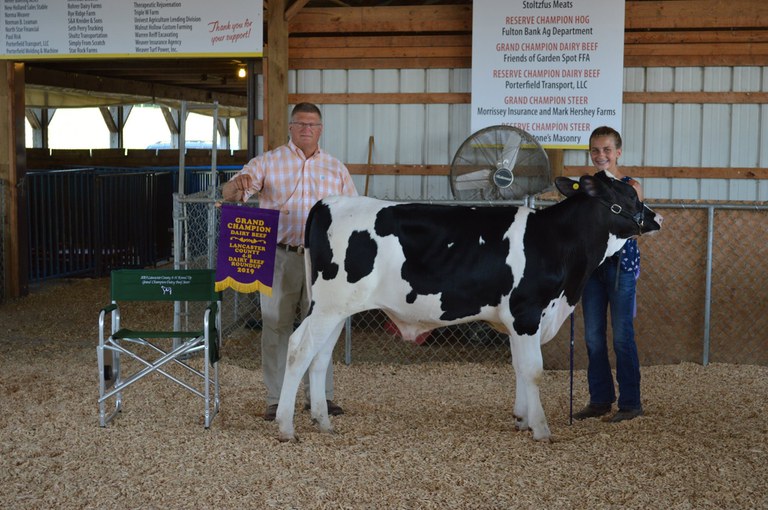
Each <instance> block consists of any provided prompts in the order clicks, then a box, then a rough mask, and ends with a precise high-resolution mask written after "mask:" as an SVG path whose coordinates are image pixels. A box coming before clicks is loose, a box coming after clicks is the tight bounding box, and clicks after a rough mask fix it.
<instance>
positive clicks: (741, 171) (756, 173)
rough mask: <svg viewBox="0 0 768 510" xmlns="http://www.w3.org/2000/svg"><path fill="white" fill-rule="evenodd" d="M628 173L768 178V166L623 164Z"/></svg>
mask: <svg viewBox="0 0 768 510" xmlns="http://www.w3.org/2000/svg"><path fill="white" fill-rule="evenodd" d="M621 170H622V171H623V172H624V173H625V174H626V175H631V176H632V177H644V178H662V179H768V168H726V167H701V168H699V167H691V166H677V167H672V166H622V167H621ZM594 171H595V169H594V167H592V166H566V167H565V172H564V175H567V176H571V177H573V176H580V175H584V174H588V173H590V174H591V173H594Z"/></svg>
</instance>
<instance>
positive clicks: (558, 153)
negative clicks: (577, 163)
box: [545, 149, 565, 182]
mask: <svg viewBox="0 0 768 510" xmlns="http://www.w3.org/2000/svg"><path fill="white" fill-rule="evenodd" d="M545 150H546V151H547V158H549V167H550V168H551V169H552V181H553V182H554V180H555V178H556V177H561V176H562V175H563V171H564V169H565V166H564V164H563V161H564V159H565V151H564V150H563V149H545Z"/></svg>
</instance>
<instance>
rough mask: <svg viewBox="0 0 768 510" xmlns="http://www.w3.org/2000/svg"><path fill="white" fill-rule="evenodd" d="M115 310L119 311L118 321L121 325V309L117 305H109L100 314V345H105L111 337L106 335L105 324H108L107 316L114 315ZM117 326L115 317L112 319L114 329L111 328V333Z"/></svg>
mask: <svg viewBox="0 0 768 510" xmlns="http://www.w3.org/2000/svg"><path fill="white" fill-rule="evenodd" d="M115 310H117V312H118V316H117V321H118V324H119V321H120V313H119V312H120V309H119V307H118V305H117V303H111V304H108V305H107V306H105V307H104V308H102V309H101V311H100V312H99V345H104V339H105V338H106V337H107V336H109V335H104V323H105V322H106V317H107V315H108V314H110V313H112V312H114V311H115ZM116 325H117V324H116V323H115V317H113V318H112V324H111V326H112V328H111V330H110V331H112V330H114V329H115V326H116Z"/></svg>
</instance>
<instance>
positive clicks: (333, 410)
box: [304, 400, 344, 416]
mask: <svg viewBox="0 0 768 510" xmlns="http://www.w3.org/2000/svg"><path fill="white" fill-rule="evenodd" d="M325 404H326V405H327V406H328V416H339V415H341V414H344V409H342V408H341V406H339V405H336V403H334V401H333V400H326V401H325ZM311 408H312V406H311V405H310V404H304V410H305V411H309V410H310V409H311Z"/></svg>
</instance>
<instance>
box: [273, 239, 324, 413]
mask: <svg viewBox="0 0 768 510" xmlns="http://www.w3.org/2000/svg"><path fill="white" fill-rule="evenodd" d="M299 304H301V317H302V318H303V317H305V316H306V314H307V310H308V308H309V302H308V299H307V289H306V278H305V277H304V254H303V253H296V252H289V251H286V250H284V249H282V248H277V253H276V254H275V277H274V280H273V282H272V297H268V296H264V295H262V296H261V318H262V330H261V369H262V371H263V373H264V385H265V386H266V388H267V405H272V404H277V403H278V401H279V400H280V390H281V389H282V387H283V377H284V376H285V361H286V358H287V356H288V338H289V337H290V336H291V333H293V323H294V321H295V320H296V310H297V307H298V306H299ZM303 381H304V395H305V401H306V402H309V377H308V376H307V374H304V379H303ZM325 398H326V399H328V400H333V361H331V363H329V366H328V372H327V375H326V378H325Z"/></svg>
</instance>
